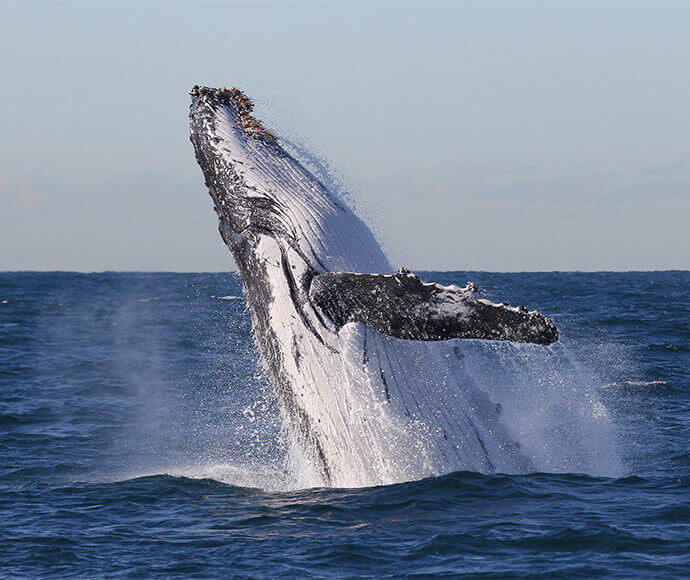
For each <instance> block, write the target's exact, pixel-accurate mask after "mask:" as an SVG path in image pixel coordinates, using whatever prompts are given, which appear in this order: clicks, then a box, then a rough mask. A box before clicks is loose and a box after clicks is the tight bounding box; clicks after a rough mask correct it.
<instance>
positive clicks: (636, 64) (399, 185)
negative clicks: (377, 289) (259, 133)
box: [0, 2, 690, 271]
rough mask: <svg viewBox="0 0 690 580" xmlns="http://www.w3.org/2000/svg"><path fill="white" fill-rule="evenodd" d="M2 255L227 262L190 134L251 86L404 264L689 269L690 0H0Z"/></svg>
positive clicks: (23, 261) (88, 261)
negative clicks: (201, 110)
mask: <svg viewBox="0 0 690 580" xmlns="http://www.w3.org/2000/svg"><path fill="white" fill-rule="evenodd" d="M0 14H1V15H2V16H1V17H0V48H1V49H2V50H1V52H0V60H1V61H2V71H3V75H2V83H3V86H2V90H1V91H0V104H1V105H2V111H3V113H2V115H3V129H2V134H3V138H2V155H1V156H0V204H1V205H0V207H1V208H2V209H1V210H0V244H1V245H2V253H0V270H79V271H99V270H151V271H156V270H173V271H216V270H220V271H223V270H228V269H232V268H234V266H233V265H232V263H231V261H230V257H229V253H228V251H227V249H226V248H225V246H224V245H223V243H222V241H221V240H220V236H219V235H218V231H217V222H216V218H215V214H214V212H213V211H212V204H211V201H210V198H209V197H208V194H207V193H206V189H205V187H204V185H203V179H202V176H201V172H200V170H199V168H198V166H197V165H196V162H195V160H194V155H193V150H192V146H191V144H190V143H189V139H188V118H187V115H188V106H189V99H190V97H189V95H188V94H187V92H188V91H189V89H190V87H191V86H192V85H193V84H196V83H198V84H205V85H210V86H222V85H227V86H231V85H235V86H238V87H241V88H242V89H244V90H245V91H246V92H247V93H248V94H249V95H250V96H251V97H252V98H253V99H254V101H255V103H256V114H257V116H259V117H260V118H262V119H264V121H265V124H266V125H268V126H269V127H271V128H273V129H274V130H275V131H276V132H277V133H278V134H279V135H283V136H286V137H287V138H289V139H290V140H292V141H295V142H299V143H301V144H303V145H305V146H306V147H307V148H308V149H309V150H310V151H311V152H312V153H314V154H315V155H317V156H320V157H323V158H324V159H325V160H326V161H327V163H328V164H329V165H330V167H331V170H332V171H333V174H334V176H335V178H336V179H337V180H339V188H340V189H341V190H342V191H343V192H346V193H347V194H348V199H349V200H350V201H351V202H352V203H353V205H354V206H355V208H356V211H357V212H358V213H359V215H360V216H361V217H362V218H363V219H364V220H365V221H366V222H367V223H368V224H369V225H370V227H372V229H373V230H374V232H375V234H376V235H377V237H378V239H379V240H380V241H381V242H382V244H383V246H384V249H385V250H386V252H387V253H388V254H389V257H390V258H391V262H392V263H393V264H394V265H395V266H398V265H406V266H409V267H411V268H415V269H426V270H431V269H442V270H489V271H494V270H495V271H524V270H656V269H674V268H677V269H687V268H688V267H689V266H690V228H689V227H688V218H689V217H690V114H688V113H689V107H688V103H690V75H688V70H690V35H689V34H688V33H687V30H688V27H687V25H688V22H690V4H662V3H656V2H655V3H650V4H638V3H635V4H625V3H609V4H596V3H582V4H565V3H550V4H546V3H539V4H534V3H531V4H521V3H513V2H511V3H423V4H418V3H409V2H405V3H396V2H379V3H373V4H372V3H368V4H366V5H365V4H360V3H337V2H321V3H291V2H281V3H275V4H274V3H263V2H253V3H225V4H204V3H194V4H191V3H176V4H166V3H146V4H133V3H131V4H130V3H120V4H109V3H105V2H98V3H90V4H79V3H70V2H65V3H55V4H48V3H4V4H0Z"/></svg>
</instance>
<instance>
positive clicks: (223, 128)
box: [189, 85, 285, 249]
mask: <svg viewBox="0 0 690 580" xmlns="http://www.w3.org/2000/svg"><path fill="white" fill-rule="evenodd" d="M190 95H191V96H192V103H191V106H190V115H189V117H190V139H191V141H192V143H193V145H194V150H195V153H196V157H197V161H198V162H199V165H200V166H201V169H202V171H203V173H204V177H205V181H206V185H207V187H208V189H209V194H210V195H211V198H212V199H213V202H214V209H215V211H216V213H217V214H218V218H219V220H220V230H221V234H222V236H223V239H224V240H225V241H226V243H228V245H229V246H230V247H231V249H232V247H233V245H234V243H235V242H236V241H237V238H238V236H239V237H242V233H243V232H244V233H246V234H250V233H251V232H253V231H256V230H261V231H263V232H264V233H271V232H272V231H273V230H275V229H277V230H281V229H284V227H282V228H281V226H284V225H285V224H284V223H283V221H284V220H281V219H280V215H279V214H280V212H279V211H278V200H277V199H276V196H275V195H271V187H270V185H268V184H267V181H266V179H265V178H264V176H256V175H255V174H256V170H257V166H258V165H260V163H257V162H258V161H260V160H261V159H271V158H279V157H281V156H282V155H284V154H285V153H284V152H283V150H282V149H281V148H280V146H279V145H278V144H277V141H276V139H275V137H274V136H273V134H271V133H270V132H269V131H267V130H266V129H264V127H263V126H262V125H261V123H260V122H259V121H258V120H257V119H256V118H254V117H253V116H252V115H251V110H252V103H251V101H250V100H249V98H248V97H247V96H246V95H245V94H244V93H243V92H242V91H240V90H239V89H236V88H231V89H226V88H222V89H213V88H207V87H203V86H201V87H200V86H198V85H195V86H194V87H193V88H192V90H191V91H190Z"/></svg>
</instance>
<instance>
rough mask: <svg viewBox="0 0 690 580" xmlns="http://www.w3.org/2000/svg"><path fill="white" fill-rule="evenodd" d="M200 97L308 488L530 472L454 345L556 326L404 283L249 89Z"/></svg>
mask: <svg viewBox="0 0 690 580" xmlns="http://www.w3.org/2000/svg"><path fill="white" fill-rule="evenodd" d="M190 94H191V95H192V104H191V110H190V127H191V140H192V143H193V144H194V150H195V153H196V157H197V160H198V162H199V165H200V166H201V169H202V171H203V174H204V177H205V181H206V185H207V187H208V189H209V193H210V195H211V198H212V199H213V203H214V209H215V211H216V213H217V214H218V220H219V229H220V234H221V236H222V238H223V240H224V241H225V243H226V244H227V246H228V248H229V249H230V251H231V252H232V254H233V256H234V259H235V262H236V265H237V268H238V270H239V273H240V275H241V277H242V281H243V285H244V290H245V294H246V298H247V303H248V306H249V310H250V313H251V317H252V325H253V328H254V334H255V339H256V342H257V345H258V347H259V350H260V353H261V357H262V360H263V363H264V365H265V368H266V372H267V374H268V376H269V377H270V380H271V382H272V384H273V385H274V388H275V389H276V393H277V395H278V398H279V400H280V401H281V404H282V408H283V412H284V414H285V417H286V419H287V420H288V424H289V426H290V429H291V430H292V432H293V433H294V435H295V436H296V438H297V439H298V440H299V442H300V447H301V449H302V451H303V454H304V456H305V458H306V464H307V465H308V466H309V472H310V477H309V478H308V479H309V482H308V483H309V484H312V485H335V486H364V485H376V484H384V483H392V482H398V481H406V480H411V479H418V478H421V477H426V476H431V475H437V474H440V473H444V472H448V471H452V470H459V469H464V470H474V471H481V472H494V471H501V472H523V471H526V470H529V469H530V463H529V460H528V459H527V458H526V457H523V456H522V454H521V453H520V450H519V446H518V445H517V444H516V443H515V442H513V441H511V439H510V437H509V436H508V435H507V433H506V432H505V430H504V428H503V427H502V425H501V422H500V410H499V409H498V408H497V406H496V405H493V404H492V403H491V402H490V401H489V399H488V397H487V396H486V395H485V394H484V393H483V392H482V391H480V390H479V389H477V387H476V386H475V385H474V384H473V383H472V381H471V379H470V378H469V377H468V376H467V375H466V373H464V370H463V361H462V359H463V355H462V350H461V348H462V346H461V343H460V342H458V341H457V340H452V339H457V338H481V339H495V340H512V341H522V342H535V343H541V344H549V343H551V342H553V341H555V340H557V338H558V336H557V332H556V328H555V326H554V325H553V323H552V322H551V320H549V319H548V318H544V317H543V316H542V315H541V314H540V313H538V312H536V311H528V310H527V309H526V308H523V307H518V308H515V307H510V306H508V305H506V304H494V303H491V302H489V301H487V300H480V299H476V298H475V297H474V292H475V291H476V287H474V285H473V284H468V285H467V286H466V287H464V288H461V287H458V286H441V285H439V284H433V283H424V282H422V281H421V280H420V279H419V278H418V277H417V276H415V275H414V274H411V273H410V272H408V271H407V270H405V269H404V268H401V269H400V270H398V271H397V272H394V271H393V269H392V268H391V266H390V264H389V263H388V260H387V259H386V257H385V255H384V254H383V252H382V250H381V248H380V247H379V245H378V244H377V242H376V240H375V239H374V237H373V235H372V234H371V232H370V231H369V229H368V228H367V227H366V226H365V225H364V223H363V222H362V221H361V220H360V219H359V218H358V217H357V216H356V215H355V214H354V213H353V212H352V211H351V210H350V209H349V208H348V207H347V206H346V205H345V204H344V203H343V202H342V201H341V200H340V199H339V198H338V197H337V196H335V195H334V194H333V193H332V192H330V191H328V190H327V189H326V187H325V186H324V185H323V183H321V181H319V180H318V179H317V178H316V177H315V176H314V175H313V174H311V173H310V172H309V171H308V170H307V169H306V168H305V167H304V166H303V165H302V164H301V163H300V162H299V161H298V160H296V159H295V158H294V157H293V156H292V155H290V154H289V153H288V152H287V151H286V150H285V149H284V148H283V147H281V145H280V143H279V141H278V139H277V138H276V137H275V136H274V135H273V134H272V133H271V132H269V131H267V130H266V129H265V128H264V127H263V126H262V125H261V123H260V122H259V121H258V120H256V119H255V118H254V117H253V116H252V115H251V110H252V106H251V102H250V101H249V99H248V98H247V97H246V96H245V95H244V94H243V93H242V92H241V91H239V90H237V89H211V88H207V87H198V86H195V87H194V88H193V89H192V91H191V93H190Z"/></svg>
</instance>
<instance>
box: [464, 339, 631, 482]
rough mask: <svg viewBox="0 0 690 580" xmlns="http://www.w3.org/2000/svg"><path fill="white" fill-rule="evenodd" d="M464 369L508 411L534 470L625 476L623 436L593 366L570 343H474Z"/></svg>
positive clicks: (504, 415) (506, 419) (508, 422)
mask: <svg viewBox="0 0 690 580" xmlns="http://www.w3.org/2000/svg"><path fill="white" fill-rule="evenodd" d="M464 351H465V354H466V357H465V365H466V369H467V371H468V372H469V373H470V374H471V375H472V376H473V378H474V379H475V381H476V383H477V385H478V386H479V388H481V389H482V390H484V391H485V392H486V393H487V394H488V395H489V397H490V399H491V400H492V401H494V402H495V403H497V404H499V405H500V407H501V420H502V422H503V424H504V426H505V427H506V429H507V430H508V432H509V433H510V434H511V436H512V437H513V438H514V439H515V440H516V441H518V442H519V444H520V447H521V450H522V452H523V453H524V454H525V455H526V456H527V457H529V458H530V460H531V462H532V464H533V467H534V470H535V471H539V472H546V473H585V474H588V475H596V476H605V477H620V476H622V475H624V474H625V465H624V462H623V460H622V458H621V454H620V451H619V444H618V439H619V434H618V431H617V427H616V424H615V422H614V421H613V418H612V416H611V413H610V411H609V409H608V407H607V405H606V404H605V402H604V400H603V399H602V397H601V396H600V389H602V388H603V387H605V386H606V384H605V381H604V380H603V379H601V378H600V372H599V371H598V370H597V369H596V368H595V366H594V365H593V361H585V360H584V359H583V358H582V357H581V356H580V355H579V354H578V353H577V349H576V348H575V347H574V346H573V345H570V344H569V343H568V341H567V339H565V340H561V341H560V342H558V343H556V344H554V345H552V346H550V347H546V348H544V347H541V348H540V347H535V346H534V345H530V344H517V343H497V342H481V341H468V342H467V343H466V344H465V345H464Z"/></svg>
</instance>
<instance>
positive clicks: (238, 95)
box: [189, 85, 276, 143]
mask: <svg viewBox="0 0 690 580" xmlns="http://www.w3.org/2000/svg"><path fill="white" fill-rule="evenodd" d="M189 94H190V95H192V96H193V97H198V96H201V95H206V96H210V97H215V98H216V99H218V101H219V102H220V103H223V104H229V105H231V106H233V107H234V108H235V110H236V111H237V114H238V118H239V122H240V126H241V127H242V130H243V131H244V133H246V134H247V135H248V136H250V137H255V138H258V139H262V140H264V141H267V142H269V143H275V142H276V136H275V135H274V134H273V133H271V132H270V131H269V130H268V129H266V128H265V127H264V126H263V125H262V124H261V121H259V119H257V118H256V117H254V116H253V115H252V114H251V112H252V110H253V109H254V103H252V101H251V99H250V98H249V97H248V96H247V95H246V94H245V93H244V92H243V91H241V90H240V89H238V88H236V87H231V88H229V89H228V88H226V87H223V88H222V89H212V88H209V87H205V86H204V85H201V86H199V85H194V86H193V87H192V90H191V91H189Z"/></svg>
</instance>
